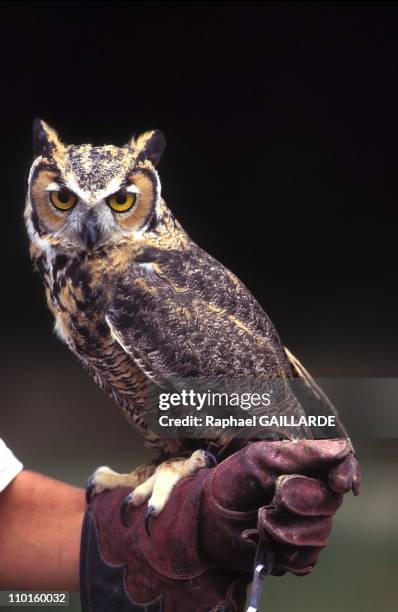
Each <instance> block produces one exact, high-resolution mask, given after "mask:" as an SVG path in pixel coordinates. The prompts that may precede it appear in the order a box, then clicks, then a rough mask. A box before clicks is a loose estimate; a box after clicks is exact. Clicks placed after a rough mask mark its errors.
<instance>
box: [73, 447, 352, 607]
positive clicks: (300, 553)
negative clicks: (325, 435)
mask: <svg viewBox="0 0 398 612" xmlns="http://www.w3.org/2000/svg"><path fill="white" fill-rule="evenodd" d="M359 482H360V471H359V464H358V462H357V460H356V458H355V457H354V455H353V454H352V447H351V445H350V443H349V441H348V440H343V439H339V440H317V441H315V440H298V441H272V442H270V441H261V442H252V443H250V444H248V445H247V446H245V447H244V448H243V449H242V450H239V451H238V452H236V453H234V454H233V455H231V456H230V457H228V458H227V459H225V460H224V461H223V462H222V463H221V464H220V465H218V466H217V467H215V468H212V469H203V470H200V471H199V472H198V473H197V474H196V475H195V476H192V477H187V478H184V479H183V480H181V481H180V482H179V483H178V484H177V485H176V486H175V488H174V489H173V491H172V493H171V496H170V498H169V500H168V502H167V505H166V507H165V509H164V511H163V512H162V514H160V516H159V517H157V518H153V519H152V521H151V525H150V528H151V534H150V535H149V534H148V533H147V532H146V530H145V525H144V514H145V510H146V504H144V506H142V507H139V508H136V507H133V506H130V507H129V509H128V521H129V526H128V527H126V526H125V525H123V523H122V521H121V519H120V513H119V509H120V505H121V502H122V500H123V498H124V497H125V495H126V493H127V492H128V491H127V490H126V489H125V488H121V489H116V490H114V491H105V492H104V493H101V494H99V495H97V496H95V497H94V498H93V500H92V501H91V502H90V505H89V507H88V510H87V512H86V517H85V521H84V526H83V536H82V548H81V599H82V610H83V612H88V611H89V612H102V611H105V610H106V611H107V612H109V611H112V610H115V611H116V610H117V611H118V612H127V611H134V612H140V611H141V612H159V611H162V612H185V611H187V610H195V611H196V612H209V611H210V612H216V611H217V612H232V611H234V612H237V611H241V610H243V609H244V604H245V600H246V594H247V586H248V584H249V583H250V582H251V580H252V575H253V564H254V560H255V554H256V542H257V540H258V539H259V538H261V540H262V542H263V546H265V547H272V550H273V559H274V562H273V570H272V573H273V574H274V575H282V574H284V573H286V572H292V573H294V574H298V575H303V574H307V573H309V572H310V571H311V570H312V568H313V567H314V565H315V563H316V562H317V559H318V556H319V553H320V551H321V550H322V549H323V548H324V547H325V546H326V543H327V538H328V535H329V533H330V530H331V526H332V516H333V515H334V513H335V512H336V511H337V510H338V508H339V507H340V505H341V503H342V500H343V494H344V493H346V492H348V491H350V490H353V492H354V494H358V492H359Z"/></svg>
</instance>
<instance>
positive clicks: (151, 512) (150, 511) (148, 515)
mask: <svg viewBox="0 0 398 612" xmlns="http://www.w3.org/2000/svg"><path fill="white" fill-rule="evenodd" d="M154 514H155V507H154V506H148V508H147V509H146V510H145V514H144V525H145V531H146V532H147V534H148V535H149V536H150V535H151V532H150V530H149V521H150V519H151V516H153V515H154Z"/></svg>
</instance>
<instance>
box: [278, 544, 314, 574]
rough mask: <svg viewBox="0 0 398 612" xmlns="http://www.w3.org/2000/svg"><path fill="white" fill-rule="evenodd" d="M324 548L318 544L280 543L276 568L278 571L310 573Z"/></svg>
mask: <svg viewBox="0 0 398 612" xmlns="http://www.w3.org/2000/svg"><path fill="white" fill-rule="evenodd" d="M321 550H322V548H320V547H316V546H303V547H302V548H297V547H296V546H289V545H280V546H279V547H278V554H277V558H276V559H275V570H276V571H277V572H281V571H282V572H292V573H293V574H296V575H297V576H304V575H305V574H309V573H310V572H311V571H312V570H313V568H314V565H315V564H316V562H317V561H318V557H319V554H320V552H321Z"/></svg>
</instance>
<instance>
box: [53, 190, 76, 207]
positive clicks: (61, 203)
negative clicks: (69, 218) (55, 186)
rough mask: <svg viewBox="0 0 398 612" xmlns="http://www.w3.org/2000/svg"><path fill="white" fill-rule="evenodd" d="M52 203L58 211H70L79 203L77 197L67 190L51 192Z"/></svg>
mask: <svg viewBox="0 0 398 612" xmlns="http://www.w3.org/2000/svg"><path fill="white" fill-rule="evenodd" d="M50 200H51V203H52V204H53V205H54V206H55V208H58V210H70V209H71V208H73V207H74V205H75V204H76V202H77V197H76V196H75V195H74V194H73V193H71V192H70V191H68V190H67V189H60V190H59V191H50Z"/></svg>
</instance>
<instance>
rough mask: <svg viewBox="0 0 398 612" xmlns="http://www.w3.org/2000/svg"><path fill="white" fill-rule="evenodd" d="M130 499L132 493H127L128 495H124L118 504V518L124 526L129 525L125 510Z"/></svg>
mask: <svg viewBox="0 0 398 612" xmlns="http://www.w3.org/2000/svg"><path fill="white" fill-rule="evenodd" d="M131 500H132V493H129V494H128V495H126V497H125V498H124V500H123V501H122V503H121V505H120V520H121V521H122V523H123V525H124V526H125V527H130V523H129V522H128V520H127V519H126V511H127V508H128V507H129V505H130V503H131Z"/></svg>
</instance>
